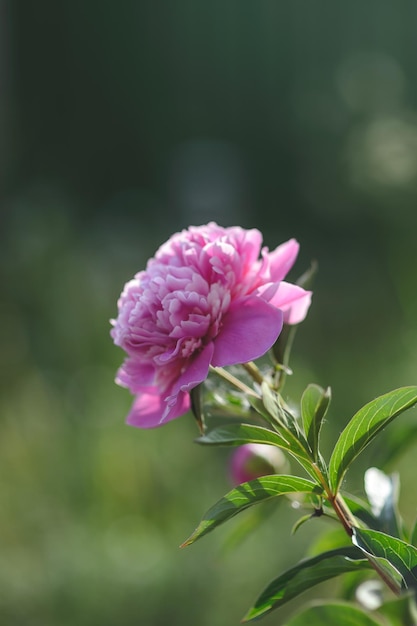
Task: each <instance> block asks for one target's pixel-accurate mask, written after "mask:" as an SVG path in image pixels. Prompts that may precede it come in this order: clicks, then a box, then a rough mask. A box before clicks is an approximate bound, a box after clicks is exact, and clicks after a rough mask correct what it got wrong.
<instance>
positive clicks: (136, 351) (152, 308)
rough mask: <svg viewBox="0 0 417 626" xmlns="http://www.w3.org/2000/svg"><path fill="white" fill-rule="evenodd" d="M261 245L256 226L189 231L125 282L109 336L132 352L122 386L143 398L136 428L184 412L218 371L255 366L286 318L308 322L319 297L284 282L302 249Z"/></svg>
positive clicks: (131, 419) (137, 404)
mask: <svg viewBox="0 0 417 626" xmlns="http://www.w3.org/2000/svg"><path fill="white" fill-rule="evenodd" d="M261 244H262V235H261V233H260V232H259V231H258V230H256V229H252V230H244V229H243V228H239V227H232V228H222V227H221V226H218V225H217V224H215V223H214V222H211V223H210V224H207V225H206V226H196V227H194V226H191V227H190V228H189V229H188V230H183V231H182V232H180V233H177V234H175V235H173V236H172V237H171V238H170V239H169V240H168V241H167V242H166V243H164V244H163V245H162V246H161V247H160V248H159V250H158V251H157V252H156V254H155V256H154V257H153V258H152V259H150V260H149V261H148V263H147V266H146V270H144V271H141V272H139V273H138V274H136V276H135V277H134V278H133V280H131V281H130V282H128V283H127V284H126V285H125V288H124V290H123V292H122V294H121V296H120V298H119V301H118V317H117V319H116V320H112V324H113V328H112V330H111V336H112V337H113V340H114V342H115V344H116V345H118V346H120V347H122V348H123V350H124V351H125V352H126V354H127V358H126V360H125V362H124V363H123V365H122V367H121V368H120V370H119V372H118V374H117V378H116V382H117V383H118V384H120V385H122V386H124V387H128V388H129V389H130V391H131V392H132V393H133V394H135V395H136V399H135V401H134V404H133V407H132V410H131V412H130V413H129V415H128V418H127V421H128V423H129V424H131V425H134V426H139V427H142V428H152V427H154V426H159V425H161V424H163V423H164V422H166V421H169V420H172V419H174V418H175V417H179V416H180V415H182V414H184V413H186V412H187V411H188V409H189V408H190V397H189V392H190V390H191V389H192V388H193V387H196V386H197V385H198V384H199V383H201V382H202V381H203V380H205V378H206V377H207V374H208V371H209V366H210V365H213V366H218V367H222V366H227V365H235V364H238V363H245V362H247V361H251V360H253V359H256V358H258V357H260V356H262V355H263V354H265V352H267V350H269V348H270V347H271V346H272V345H273V344H274V342H275V341H276V339H277V337H278V335H279V334H280V332H281V329H282V325H283V322H284V321H285V322H286V323H288V324H296V323H298V322H300V321H302V320H303V319H304V317H305V315H306V313H307V310H308V307H309V305H310V299H311V293H310V292H308V291H305V290H304V289H302V288H301V287H298V286H296V285H292V284H290V283H287V282H284V281H283V278H284V277H285V276H286V274H287V272H288V271H289V270H290V268H291V267H292V265H293V264H294V261H295V259H296V256H297V253H298V247H299V246H298V243H297V242H296V241H295V240H294V239H291V240H289V241H287V242H286V243H284V244H282V245H281V246H279V247H278V248H276V250H274V251H273V252H269V251H268V249H267V248H265V247H264V248H262V249H261ZM259 256H261V258H259Z"/></svg>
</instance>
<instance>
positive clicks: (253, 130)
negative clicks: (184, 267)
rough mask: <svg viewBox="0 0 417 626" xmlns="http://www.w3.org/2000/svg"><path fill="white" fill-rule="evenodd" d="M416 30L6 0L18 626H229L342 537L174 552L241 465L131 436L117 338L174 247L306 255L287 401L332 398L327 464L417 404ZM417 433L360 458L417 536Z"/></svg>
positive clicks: (159, 439)
mask: <svg viewBox="0 0 417 626" xmlns="http://www.w3.org/2000/svg"><path fill="white" fill-rule="evenodd" d="M416 24H417V5H416V4H415V3H413V2H404V3H402V2H401V3H392V2H390V1H388V0H374V1H373V0H370V1H369V2H356V1H355V0H354V1H351V2H349V3H339V2H325V1H312V0H295V1H293V2H284V1H281V0H259V1H257V2H252V1H250V0H226V1H225V0H223V1H221V2H220V1H218V0H212V1H211V2H205V1H200V0H175V1H171V2H163V1H162V0H161V1H160V0H152V1H147V0H142V1H140V0H124V1H123V2H110V1H107V0H106V1H104V0H101V1H98V0H91V1H90V2H83V1H81V0H71V1H68V2H67V1H63V2H56V1H55V0H39V1H38V2H32V3H30V2H26V3H25V2H19V1H13V0H9V1H7V0H1V1H0V89H1V101H0V136H1V142H0V183H1V190H0V193H1V215H2V218H1V247H0V254H1V260H2V262H1V275H2V298H1V309H0V315H1V323H0V333H1V353H0V359H1V364H2V376H1V379H0V380H1V387H2V389H1V391H2V393H1V401H0V402H1V408H0V543H1V550H0V554H1V557H0V622H1V623H2V624H5V625H13V626H14V625H19V626H20V625H21V626H29V625H30V626H35V625H36V626H38V625H39V626H57V625H58V626H60V625H63V626H67V625H68V626H70V625H71V626H72V625H74V624H77V626H82V625H86V626H87V625H88V626H92V625H96V624H97V625H100V626H113V625H115V624H118V625H120V626H133V625H135V626H137V625H139V624H140V625H142V624H143V625H146V626H148V625H149V626H159V625H160V626H166V625H167V624H171V625H173V626H174V625H177V624H178V625H179V624H181V625H182V626H185V625H187V624H190V625H191V624H193V625H194V624H199V625H200V626H223V625H225V624H236V623H238V622H239V620H240V618H241V617H242V615H243V614H244V612H245V611H246V609H247V608H248V606H249V604H250V602H251V601H252V600H254V599H255V597H256V596H257V594H258V593H259V592H260V591H261V590H262V588H263V587H264V586H265V585H266V583H267V582H269V580H270V579H271V578H273V577H274V576H276V575H278V574H279V573H280V572H281V571H282V570H283V568H284V567H288V566H291V565H292V564H294V563H295V562H296V561H297V560H298V559H299V558H301V557H303V556H304V555H305V553H306V549H307V546H308V543H309V541H310V540H311V538H312V537H313V536H314V537H315V536H319V535H320V533H321V532H322V531H323V530H326V531H327V530H329V529H330V528H331V527H329V525H327V526H326V523H324V524H322V523H321V522H322V520H319V521H315V522H312V523H311V524H310V525H309V526H304V527H303V528H302V529H300V531H299V533H298V535H296V536H295V537H290V529H291V526H292V524H293V523H294V522H295V520H296V519H297V516H298V515H299V512H298V513H297V511H294V510H292V509H291V507H288V506H287V505H285V504H281V505H280V506H279V507H277V509H276V511H273V512H272V513H271V515H270V516H269V517H268V519H267V520H265V522H264V523H263V524H262V525H261V526H260V528H259V530H258V531H257V532H256V533H255V534H253V535H251V536H249V537H247V538H245V539H243V540H242V541H241V542H240V543H238V545H237V546H236V545H235V549H233V550H232V549H231V547H232V544H234V543H236V541H234V539H233V537H234V535H233V532H234V530H236V529H237V528H238V522H237V521H236V524H233V523H232V522H231V523H230V528H229V529H228V528H226V527H225V528H224V529H219V530H218V531H217V533H214V534H213V535H211V536H210V537H207V538H205V539H204V540H202V541H201V543H197V544H196V545H195V546H193V547H191V548H188V549H187V550H183V551H180V550H179V549H178V545H179V544H180V543H181V542H182V541H183V540H184V539H185V538H186V537H187V536H188V534H189V533H190V532H191V530H192V529H193V528H194V526H195V524H196V523H197V521H198V520H199V519H200V516H201V515H202V514H203V512H204V511H205V510H206V509H207V508H208V507H209V506H210V505H211V504H213V503H214V502H215V501H216V500H217V499H218V498H219V497H221V496H222V495H223V493H224V492H225V491H226V490H228V489H229V487H230V483H229V477H228V473H227V462H228V455H229V453H228V451H227V450H226V451H225V450H212V449H205V448H204V449H201V448H199V447H198V446H196V445H195V444H194V443H193V439H194V437H195V436H196V435H197V430H196V426H195V423H194V422H193V419H192V418H191V417H184V418H181V419H180V420H177V421H176V422H175V423H171V424H169V425H167V426H165V427H164V428H162V429H157V430H153V431H139V430H135V429H133V428H129V427H127V426H125V424H124V418H125V414H126V412H127V410H128V408H129V405H130V402H131V398H130V396H129V393H128V392H127V391H126V390H123V389H120V388H118V387H116V386H115V385H114V383H113V379H114V374H115V371H116V369H117V367H118V366H119V364H120V363H121V360H122V353H121V352H120V351H119V350H118V349H117V348H115V347H114V346H113V345H112V343H111V340H110V338H109V318H111V317H113V316H114V315H115V314H116V300H117V297H118V295H119V292H120V291H121V288H122V286H123V284H124V282H125V281H126V280H128V279H129V278H130V277H131V276H132V275H133V274H134V273H135V272H136V271H138V270H139V269H142V268H143V267H144V265H145V263H146V260H147V258H148V257H149V256H151V255H152V254H153V252H154V251H155V249H156V247H157V246H158V245H159V244H160V243H162V242H163V241H164V240H165V239H166V238H167V237H168V236H169V235H170V234H171V233H172V232H174V231H177V230H179V229H181V228H183V227H186V226H187V225H189V224H200V223H205V222H206V221H208V220H211V219H214V220H217V221H218V222H219V223H221V224H223V225H232V224H240V225H242V226H244V227H258V228H260V229H261V230H262V231H263V233H264V239H265V243H266V245H268V246H270V247H271V248H273V247H275V246H276V245H277V244H278V243H281V242H282V241H284V240H286V239H288V238H289V237H293V236H294V237H296V238H297V239H298V240H299V241H300V243H301V253H300V257H299V260H298V262H297V266H296V268H295V270H294V272H293V274H292V277H293V278H297V276H298V275H300V274H301V273H302V272H303V271H304V270H305V269H306V268H307V267H308V266H309V265H310V263H311V261H312V260H317V261H318V263H319V272H318V275H317V277H316V280H315V285H314V290H315V295H314V304H313V307H312V309H311V312H310V314H309V317H308V319H307V320H306V322H305V323H304V324H303V326H302V328H300V329H299V331H298V335H297V339H296V344H295V349H294V354H293V359H292V367H293V369H294V372H295V374H294V377H293V378H292V379H291V380H290V381H289V383H288V386H287V387H286V393H287V394H288V399H290V400H293V401H295V402H296V401H297V400H298V398H299V396H300V393H301V391H302V389H303V388H304V386H305V385H306V384H307V383H309V382H316V383H318V384H321V385H323V386H327V385H331V387H332V389H333V395H334V401H333V405H332V409H331V412H330V414H329V416H328V419H327V423H326V432H325V435H324V443H325V448H326V450H327V451H328V452H329V451H330V450H331V447H332V445H333V443H334V441H335V438H336V437H337V434H338V432H339V431H340V429H341V428H342V426H343V425H344V424H345V423H346V421H347V419H348V418H349V417H350V416H351V415H352V414H353V412H354V411H355V410H356V409H358V408H359V407H360V406H361V405H362V404H363V403H365V402H366V401H368V400H369V399H371V398H372V397H374V396H376V395H379V394H381V393H384V392H385V391H388V390H390V389H393V388H395V387H396V386H402V385H407V384H415V382H416V369H417V368H416V366H417V357H416V348H417V328H416V316H417V289H416V267H417V246H416V230H417V216H416V201H417V54H416V36H415V32H416ZM413 418H414V420H415V415H414V416H413V415H411V417H408V418H407V417H404V418H401V419H404V422H402V423H403V424H404V425H407V427H408V428H409V429H410V430H409V431H407V432H408V433H409V435H410V436H409V437H408V435H407V437H408V440H409V444H410V445H409V447H408V448H407V450H406V454H405V457H403V458H402V459H399V458H398V456H396V457H395V459H393V458H390V457H391V452H392V448H393V443H392V442H397V441H398V442H400V440H401V437H400V436H399V435H398V432H402V431H398V430H396V428H397V426H395V425H394V426H391V427H390V428H389V429H388V430H387V433H386V435H385V438H384V441H383V443H382V444H381V443H380V444H379V446H378V445H377V446H373V447H370V448H369V454H367V455H366V456H367V458H366V461H371V462H374V463H375V464H377V465H378V466H379V467H386V468H388V469H390V470H391V469H398V470H400V471H401V476H402V481H403V492H402V493H403V495H402V497H401V504H402V507H403V511H404V516H405V518H406V521H408V522H410V523H411V521H412V520H413V518H414V515H415V497H414V496H415V463H414V458H415V454H416V451H417V448H416V446H415V445H414V444H413V437H412V436H411V435H412V434H413V432H414V430H413V423H412V419H413ZM407 420H408V421H407ZM398 428H400V429H401V428H405V426H404V427H403V426H398ZM396 433H397V434H396ZM403 439H404V437H403ZM384 451H385V453H384ZM294 469H295V468H294ZM361 471H362V470H361V467H360V463H359V464H358V468H357V469H356V470H353V471H352V473H351V474H350V475H349V479H348V483H349V487H350V489H351V490H352V491H354V492H355V493H359V494H360V493H361V492H362V478H361ZM248 519H249V517H248ZM271 546H272V547H271ZM333 593H334V585H325V586H321V587H319V588H317V589H316V591H315V592H314V594H312V596H311V597H325V596H326V595H327V594H330V595H331V594H333ZM296 604H297V603H296ZM296 604H293V605H290V606H289V608H288V610H289V611H293V610H294V608H295V606H296ZM285 615H287V611H283V612H281V614H278V613H275V614H272V615H271V616H270V617H268V618H266V619H265V620H264V623H265V624H279V623H283V622H282V620H283V619H284V616H285Z"/></svg>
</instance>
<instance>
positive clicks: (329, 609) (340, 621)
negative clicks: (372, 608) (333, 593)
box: [285, 602, 386, 626]
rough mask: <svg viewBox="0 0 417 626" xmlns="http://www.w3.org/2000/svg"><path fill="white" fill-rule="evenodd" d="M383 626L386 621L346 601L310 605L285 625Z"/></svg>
mask: <svg viewBox="0 0 417 626" xmlns="http://www.w3.org/2000/svg"><path fill="white" fill-rule="evenodd" d="M307 624H308V626H323V624H334V625H337V626H385V625H386V622H384V621H382V620H379V619H377V617H376V616H375V615H372V616H371V615H370V614H369V613H365V611H362V609H359V608H358V607H356V606H355V605H354V604H349V603H348V602H332V603H329V604H317V605H313V606H310V607H309V608H307V609H305V610H304V611H302V612H301V613H298V614H297V615H296V616H295V617H293V618H292V619H290V621H289V622H287V623H286V624H285V626H306V625H307Z"/></svg>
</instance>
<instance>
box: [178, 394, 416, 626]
mask: <svg viewBox="0 0 417 626" xmlns="http://www.w3.org/2000/svg"><path fill="white" fill-rule="evenodd" d="M330 401H331V392H330V389H322V388H321V387H319V386H318V385H309V386H308V387H307V389H306V390H305V392H304V393H303V395H302V398H301V402H300V413H301V417H300V418H297V417H296V416H295V415H294V414H293V413H292V412H291V411H290V410H289V408H288V406H286V404H285V402H284V400H283V398H282V397H281V396H280V394H279V393H278V391H276V389H273V388H271V387H270V386H269V385H268V384H267V383H266V382H264V383H263V384H262V389H261V395H259V397H255V396H253V397H251V399H250V402H251V405H252V408H253V409H254V410H255V411H256V412H257V413H258V415H259V416H260V417H261V418H262V420H263V424H262V425H254V424H249V423H240V422H239V423H236V422H235V423H231V424H227V425H224V426H220V427H217V428H214V429H213V430H211V431H209V432H207V433H204V434H202V436H201V437H199V439H198V440H197V441H198V443H200V444H202V445H209V446H213V445H215V446H217V445H221V446H239V445H242V444H245V443H262V444H266V445H272V446H276V447H278V448H281V449H282V450H284V452H285V453H287V454H289V455H290V456H291V457H293V459H295V460H296V461H297V462H298V463H299V465H300V466H301V467H302V468H303V470H304V472H305V473H306V474H307V476H308V478H307V477H298V476H293V475H282V474H276V475H271V476H264V477H261V478H258V479H256V480H252V481H249V482H246V483H243V484H241V485H238V486H237V487H236V488H234V489H232V490H231V491H230V492H229V493H227V494H226V495H225V496H224V497H223V498H221V499H220V500H219V501H218V502H217V503H216V504H215V505H214V506H212V507H211V508H210V509H209V510H208V511H207V512H206V514H205V515H204V516H203V519H202V520H201V522H200V523H199V524H198V526H197V527H196V529H195V530H194V531H193V533H192V534H191V535H190V537H189V538H188V539H187V540H186V541H185V542H184V543H183V544H182V545H183V546H188V545H190V544H192V543H194V542H195V541H196V540H197V539H200V538H201V537H203V536H205V535H206V534H207V533H209V532H211V531H212V530H214V529H215V528H217V527H218V526H219V525H221V524H223V523H224V522H226V521H227V520H228V519H231V518H232V517H234V516H236V515H238V514H239V513H240V512H241V511H243V510H245V509H248V508H249V507H252V506H254V505H256V504H259V503H261V502H264V501H266V500H269V501H271V500H272V501H273V500H274V499H276V498H278V497H279V496H284V498H285V497H288V496H289V495H290V494H299V495H300V496H301V497H302V498H303V499H304V500H305V499H307V502H308V503H309V506H310V508H311V514H310V515H308V516H306V517H303V518H302V519H301V520H299V522H298V523H297V524H296V529H297V528H298V527H299V526H300V525H301V524H302V523H304V522H305V521H307V520H308V519H309V518H311V517H314V516H318V515H329V516H332V517H334V518H335V519H337V520H339V521H340V523H341V525H342V527H343V529H344V530H345V533H346V535H347V536H346V543H345V545H344V546H342V547H340V546H338V547H336V548H334V549H328V550H325V551H323V552H321V553H319V554H317V555H315V556H314V557H311V558H308V559H305V560H303V561H301V562H300V563H298V564H296V565H295V566H294V567H292V568H291V569H289V570H287V571H286V572H284V573H282V574H280V575H279V576H278V577H277V578H275V579H274V580H273V581H272V582H271V583H270V584H269V585H268V586H267V587H266V589H265V590H264V591H263V592H262V593H261V595H260V596H259V598H258V599H257V601H256V602H255V603H254V605H253V606H252V607H251V608H250V609H249V611H248V612H247V614H246V616H245V618H244V621H250V620H253V619H256V618H259V617H261V616H264V615H266V614H268V613H269V612H270V611H272V610H273V609H276V608H279V607H281V606H282V605H283V604H285V603H286V602H288V601H289V600H291V599H292V598H295V597H297V596H298V595H299V594H300V593H302V592H303V591H305V590H307V589H309V588H311V587H313V586H314V585H316V584H318V583H320V582H322V581H325V580H328V579H330V578H333V577H335V576H339V575H340V574H344V573H349V572H362V571H368V572H369V570H374V571H375V572H376V573H377V574H378V575H379V577H380V579H382V580H383V581H384V582H385V583H386V584H387V585H388V587H389V588H390V589H391V591H393V592H394V594H396V595H397V596H399V597H401V599H400V600H397V603H398V604H397V605H396V608H394V609H393V608H392V606H391V607H390V608H387V609H386V610H385V609H384V608H383V607H380V608H379V609H378V611H379V612H378V613H375V614H372V615H370V614H369V612H364V611H363V610H362V609H360V608H357V607H356V608H355V607H354V606H353V605H351V604H348V603H333V604H329V605H326V606H324V607H318V606H312V607H309V608H308V609H307V610H306V611H304V612H303V613H302V614H300V615H299V616H296V617H295V618H293V619H292V620H291V621H290V622H288V626H298V624H302V623H303V624H304V623H309V624H312V625H314V624H315V623H317V624H318V623H320V624H322V623H323V622H325V621H326V620H327V621H328V622H329V623H340V624H342V623H343V624H350V623H352V624H358V625H360V626H368V625H369V626H372V625H375V624H377V625H378V624H387V623H389V624H392V625H393V626H396V622H395V619H396V617H395V615H399V613H400V608H401V611H402V615H403V618H402V619H403V623H405V624H407V623H410V624H412V623H416V622H413V621H412V620H413V619H414V618H413V617H412V614H413V610H414V609H413V600H412V597H411V598H410V596H409V595H406V596H404V594H407V592H409V591H410V590H411V591H413V592H416V591H417V549H416V548H415V547H414V545H413V542H415V537H416V536H417V531H416V530H413V531H412V532H411V533H410V534H409V535H407V533H406V532H405V531H404V529H403V525H402V522H401V520H400V518H399V515H398V511H397V497H398V489H397V481H396V479H395V478H394V477H386V476H385V475H382V477H381V475H378V474H374V475H373V478H372V479H371V478H370V477H368V480H367V486H366V487H367V496H368V501H365V500H359V499H358V498H355V497H353V496H352V495H350V494H347V493H345V492H343V491H342V485H343V481H344V478H345V475H346V472H347V471H348V469H349V468H350V466H351V465H352V463H353V462H354V461H355V459H356V458H357V457H358V456H359V455H360V454H361V453H362V452H363V450H364V449H365V448H366V447H367V446H368V445H369V444H370V442H371V441H372V440H374V439H375V437H376V436H377V435H378V434H379V433H381V432H382V430H383V429H384V428H385V427H386V426H387V425H388V424H389V423H390V422H391V421H392V420H394V419H395V418H396V417H398V416H399V415H400V414H402V413H403V412H404V411H406V410H407V409H409V408H410V407H412V406H414V405H415V404H416V403H417V387H416V386H412V387H404V388H400V389H396V390H394V391H392V392H390V393H387V394H385V395H383V396H380V397H378V398H376V399H375V400H372V401H371V402H369V403H368V404H366V405H365V406H364V407H362V408H361V409H360V410H359V411H358V412H357V413H356V414H355V415H354V416H353V417H352V418H351V420H350V421H349V422H348V424H347V426H346V427H345V428H344V430H343V431H342V432H341V434H340V436H339V438H338V440H337V442H336V444H335V446H334V449H333V452H332V454H331V457H330V459H329V460H328V462H327V461H326V460H325V459H324V458H323V455H322V454H321V451H320V432H321V429H322V426H323V422H324V418H325V416H326V414H327V410H328V408H329V404H330ZM378 481H379V482H378ZM381 481H382V483H383V485H384V486H385V490H384V489H381V484H382V483H381ZM379 492H381V493H379ZM378 494H379V495H380V496H381V497H380V500H379V503H377V497H376V496H378ZM404 598H406V600H404ZM404 606H406V607H407V609H405V608H404ZM399 607H400V608H399ZM384 611H385V613H384ZM388 614H390V617H387V616H388ZM406 614H407V615H408V617H407V618H406V617H404V616H405V615H406ZM410 615H411V617H410ZM387 620H388V621H387ZM407 620H408V621H407ZM398 623H399V622H398Z"/></svg>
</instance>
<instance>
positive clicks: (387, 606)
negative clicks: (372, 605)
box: [378, 593, 417, 626]
mask: <svg viewBox="0 0 417 626" xmlns="http://www.w3.org/2000/svg"><path fill="white" fill-rule="evenodd" d="M378 614H379V615H382V616H383V617H384V618H386V619H388V620H389V622H388V623H389V626H415V625H416V624H417V609H416V604H415V599H414V594H412V593H405V594H403V595H402V596H401V597H400V598H396V599H395V600H391V601H389V602H385V603H384V604H382V605H381V606H380V607H379V608H378ZM384 623H386V622H384Z"/></svg>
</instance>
